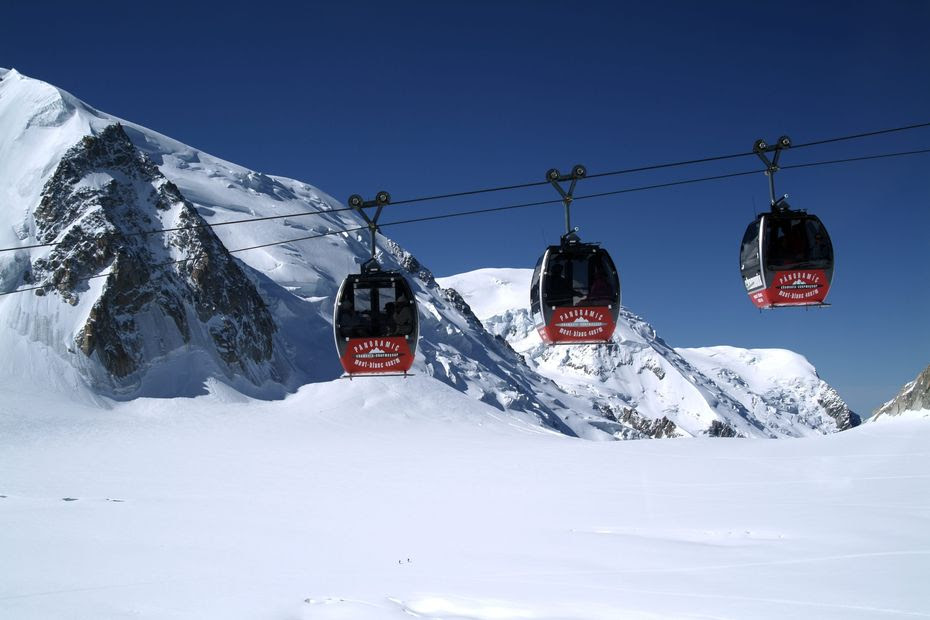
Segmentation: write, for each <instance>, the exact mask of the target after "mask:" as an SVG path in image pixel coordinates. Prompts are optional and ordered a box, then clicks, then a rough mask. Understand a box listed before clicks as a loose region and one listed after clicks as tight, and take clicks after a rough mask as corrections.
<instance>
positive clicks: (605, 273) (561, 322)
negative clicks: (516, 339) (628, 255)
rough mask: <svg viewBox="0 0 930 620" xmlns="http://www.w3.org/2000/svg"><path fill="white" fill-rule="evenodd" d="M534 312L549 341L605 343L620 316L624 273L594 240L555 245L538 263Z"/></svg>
mask: <svg viewBox="0 0 930 620" xmlns="http://www.w3.org/2000/svg"><path fill="white" fill-rule="evenodd" d="M530 311H531V312H532V315H533V320H534V322H535V324H536V329H537V331H538V332H539V335H540V337H541V338H542V340H543V342H545V343H546V344H603V343H605V342H608V341H610V339H611V336H613V333H614V329H615V327H616V325H617V317H618V316H619V314H620V276H619V274H618V273H617V268H616V267H615V266H614V262H613V260H611V258H610V254H608V253H607V251H606V250H604V249H602V248H600V247H599V246H597V245H595V244H590V243H580V242H578V243H563V244H562V245H551V246H549V248H548V249H547V250H546V252H545V254H543V255H542V257H540V259H539V261H538V262H537V263H536V269H535V270H534V271H533V280H532V282H531V285H530Z"/></svg>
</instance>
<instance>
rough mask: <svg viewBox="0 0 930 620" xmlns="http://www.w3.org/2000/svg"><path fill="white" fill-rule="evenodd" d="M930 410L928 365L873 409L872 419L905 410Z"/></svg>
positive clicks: (929, 369)
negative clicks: (895, 394) (890, 397)
mask: <svg viewBox="0 0 930 620" xmlns="http://www.w3.org/2000/svg"><path fill="white" fill-rule="evenodd" d="M924 409H928V410H930V366H927V367H926V368H924V370H923V372H921V373H920V374H919V375H917V378H916V379H914V380H913V381H911V382H910V383H908V384H907V385H905V386H904V387H903V388H901V391H900V392H898V395H897V396H895V397H894V398H892V399H891V400H889V401H888V402H887V403H885V404H884V405H882V406H881V407H879V408H878V409H876V410H875V413H874V414H873V415H872V419H873V420H876V419H878V418H879V417H881V416H896V415H901V414H902V413H904V412H905V411H921V410H924Z"/></svg>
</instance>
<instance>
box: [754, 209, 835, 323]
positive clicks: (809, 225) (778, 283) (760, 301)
mask: <svg viewBox="0 0 930 620" xmlns="http://www.w3.org/2000/svg"><path fill="white" fill-rule="evenodd" d="M740 272H741V274H742V276H743V284H744V285H745V287H746V291H747V293H748V294H749V299H751V300H752V303H753V304H755V306H756V307H757V308H779V307H790V306H824V305H827V304H825V303H824V300H825V299H826V297H827V293H828V292H829V290H830V283H831V281H832V280H833V244H832V243H831V241H830V235H828V234H827V229H826V227H824V225H823V223H822V222H821V221H820V219H819V218H818V217H817V216H816V215H811V214H808V213H805V212H803V211H793V210H791V209H775V208H773V210H772V211H771V212H769V213H763V214H761V215H759V216H758V217H757V218H756V219H755V221H753V222H752V223H751V224H749V227H748V228H747V229H746V234H745V235H743V242H742V245H741V247H740Z"/></svg>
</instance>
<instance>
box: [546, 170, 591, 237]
mask: <svg viewBox="0 0 930 620" xmlns="http://www.w3.org/2000/svg"><path fill="white" fill-rule="evenodd" d="M587 174H588V171H587V169H586V168H585V167H584V166H582V165H581V164H575V165H574V166H572V172H571V174H562V173H561V172H559V171H558V170H557V169H555V168H550V169H549V170H548V171H547V172H546V180H547V181H549V183H551V184H552V187H554V188H555V189H556V191H557V192H559V195H560V196H562V204H563V205H564V206H565V234H564V235H562V242H563V244H564V243H566V242H569V241H578V237H577V235H576V234H575V233H577V232H578V228H577V227H575V228H572V212H571V208H572V201H573V200H574V194H575V185H576V184H577V183H578V179H583V178H584V177H585V176H586V175H587ZM568 181H571V185H569V186H568V191H565V188H563V187H562V185H561V183H566V182H568Z"/></svg>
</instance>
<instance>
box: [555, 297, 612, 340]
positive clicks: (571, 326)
mask: <svg viewBox="0 0 930 620" xmlns="http://www.w3.org/2000/svg"><path fill="white" fill-rule="evenodd" d="M615 327H616V323H615V321H614V318H613V315H612V313H611V310H610V308H608V307H607V306H603V307H601V306H591V307H577V308H575V307H571V306H568V307H565V308H555V309H554V310H553V311H552V319H551V320H550V321H549V324H548V325H541V326H540V327H539V335H540V337H541V338H542V339H543V342H545V343H546V344H559V343H562V344H600V343H604V342H609V341H610V337H611V336H612V335H613V333H614V328H615Z"/></svg>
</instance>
